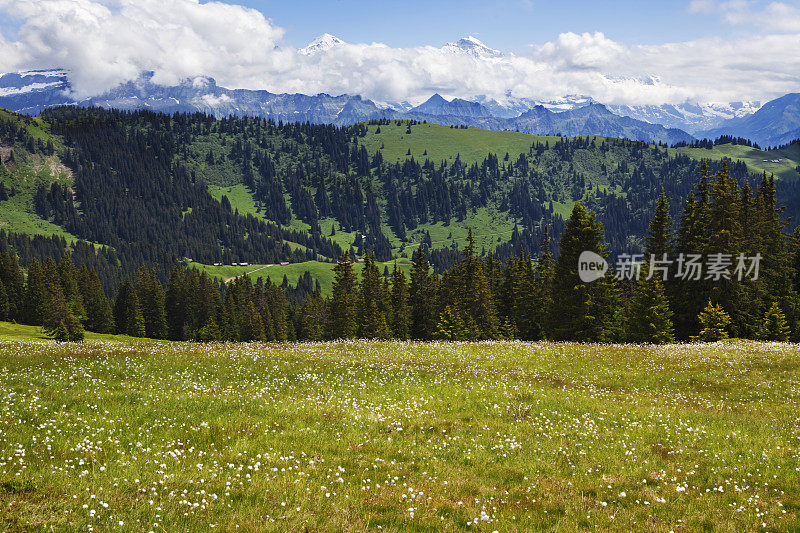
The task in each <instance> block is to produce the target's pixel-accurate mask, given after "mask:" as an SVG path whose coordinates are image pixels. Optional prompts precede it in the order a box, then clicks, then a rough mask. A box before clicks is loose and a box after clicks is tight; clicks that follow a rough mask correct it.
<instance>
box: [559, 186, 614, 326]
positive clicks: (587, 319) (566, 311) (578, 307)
mask: <svg viewBox="0 0 800 533" xmlns="http://www.w3.org/2000/svg"><path fill="white" fill-rule="evenodd" d="M559 250H560V253H559V256H558V260H557V261H556V266H555V270H554V276H553V286H552V297H551V298H552V299H551V308H550V309H549V311H548V321H547V333H548V337H549V338H551V339H553V340H576V341H597V340H601V339H603V340H611V338H612V337H614V336H616V335H617V334H618V333H617V330H618V328H619V325H618V322H619V319H620V313H619V307H618V305H619V299H618V296H617V295H616V294H615V292H616V289H615V285H614V282H613V276H612V275H611V271H610V270H609V271H608V273H607V274H606V276H605V277H604V278H600V279H599V280H597V281H594V282H591V283H584V282H582V281H581V280H580V277H579V275H578V258H579V256H580V255H581V253H582V252H584V251H589V252H593V253H595V254H597V255H599V256H601V257H606V256H607V255H608V253H607V252H606V248H605V244H604V242H603V226H602V224H601V223H600V222H598V221H597V220H596V218H595V214H594V212H588V211H587V210H586V208H584V207H583V205H581V204H580V202H575V206H574V207H573V209H572V215H571V216H570V219H569V222H567V225H566V227H565V228H564V233H563V234H562V236H561V241H560V242H559Z"/></svg>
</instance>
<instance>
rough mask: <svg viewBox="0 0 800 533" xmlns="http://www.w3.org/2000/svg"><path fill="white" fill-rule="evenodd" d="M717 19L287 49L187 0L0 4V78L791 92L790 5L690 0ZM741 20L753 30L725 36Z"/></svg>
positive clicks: (274, 88) (481, 91) (357, 88)
mask: <svg viewBox="0 0 800 533" xmlns="http://www.w3.org/2000/svg"><path fill="white" fill-rule="evenodd" d="M688 11H689V12H688V13H687V16H691V13H692V12H695V13H699V12H712V13H718V14H719V15H720V16H723V17H724V18H725V20H726V21H727V22H728V23H729V24H730V25H731V28H732V30H733V31H732V33H733V35H732V36H731V37H730V38H728V39H719V38H708V39H700V40H695V41H687V42H676V43H668V44H661V45H633V44H628V43H623V42H619V41H615V40H612V39H610V38H608V37H607V36H605V35H604V34H603V33H601V32H595V33H582V34H577V33H562V34H561V35H559V36H558V37H557V38H556V39H555V40H553V41H550V42H546V43H541V44H535V43H534V44H532V45H531V46H530V49H529V51H527V52H526V53H524V54H511V53H503V52H501V51H498V50H494V49H492V48H490V47H489V46H487V45H484V44H483V43H481V42H480V41H478V40H477V39H475V38H466V39H461V40H460V41H456V42H453V43H449V44H447V45H445V46H442V47H435V46H418V47H413V48H392V47H389V46H387V45H385V44H381V43H347V42H344V41H342V40H341V39H338V38H336V37H334V36H333V35H323V36H321V37H320V38H319V39H317V40H316V41H315V42H314V43H311V44H310V45H309V46H307V47H305V48H301V49H297V48H294V47H292V46H288V45H286V44H285V43H284V41H283V38H284V34H285V30H284V29H283V28H281V27H280V26H279V25H278V24H277V22H275V21H272V20H270V19H268V18H267V17H265V16H264V15H263V14H262V13H261V12H259V11H257V10H254V9H249V8H246V7H242V6H237V5H230V4H223V3H219V2H208V3H203V4H201V3H199V2H198V1H197V0H0V16H2V17H7V18H10V19H12V20H14V21H16V22H17V23H18V24H19V29H18V31H17V32H16V35H14V36H13V37H11V36H3V35H1V34H0V72H9V71H17V70H26V69H41V68H54V67H58V68H65V69H67V70H68V71H69V72H70V80H71V85H72V88H73V90H74V91H75V96H76V97H84V96H89V95H95V94H98V93H100V92H103V91H105V90H108V89H111V88H113V87H115V86H116V85H118V84H120V83H124V82H127V81H132V80H136V79H137V78H138V77H139V75H140V74H141V73H142V72H143V71H152V72H154V77H153V80H152V81H153V82H155V83H162V84H165V85H174V84H176V83H178V82H180V81H181V80H183V79H186V78H191V77H195V76H211V77H213V78H215V79H216V80H217V81H218V82H219V83H220V85H224V86H226V87H231V88H248V89H266V90H269V91H271V92H277V93H282V92H289V93H294V92H299V93H305V94H315V93H320V92H326V93H330V94H341V93H348V94H360V95H363V96H365V97H367V98H370V99H373V100H375V101H377V102H401V101H409V102H412V103H419V102H421V101H423V100H425V99H426V98H428V97H429V96H430V95H431V94H433V93H440V94H443V95H445V96H448V97H460V98H473V97H475V96H478V95H484V96H486V97H488V98H493V99H496V100H499V101H501V102H502V101H503V100H506V99H508V98H509V97H512V98H538V99H557V98H560V97H562V96H564V95H565V94H581V95H587V96H591V97H592V98H594V99H595V100H597V101H601V102H605V103H608V104H618V105H644V104H663V103H673V104H679V103H683V102H686V101H692V102H701V103H706V102H731V101H739V100H755V99H757V100H768V99H771V98H774V97H777V96H780V95H782V94H784V93H787V92H796V91H798V90H800V10H798V9H797V8H796V7H793V6H792V5H788V4H786V3H782V2H773V3H771V4H768V5H767V6H766V7H765V8H764V9H762V10H761V11H754V10H753V7H752V5H751V3H749V2H742V1H738V0H735V1H733V2H715V1H712V0H695V1H693V2H691V4H689V7H688ZM742 24H750V25H752V24H756V25H758V26H759V27H761V28H762V29H763V33H762V35H759V36H749V35H746V34H743V35H742V36H740V37H737V36H736V29H737V28H739V27H740V25H742Z"/></svg>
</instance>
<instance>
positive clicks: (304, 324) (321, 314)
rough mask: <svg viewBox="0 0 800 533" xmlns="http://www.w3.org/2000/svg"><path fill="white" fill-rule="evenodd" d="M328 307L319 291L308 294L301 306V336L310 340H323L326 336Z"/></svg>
mask: <svg viewBox="0 0 800 533" xmlns="http://www.w3.org/2000/svg"><path fill="white" fill-rule="evenodd" d="M327 315H328V309H327V306H326V305H325V300H323V299H322V296H321V295H320V293H319V291H314V294H311V295H309V296H306V298H305V300H303V305H302V307H301V308H300V316H301V320H300V335H299V336H300V337H301V338H302V339H304V340H308V341H321V340H322V339H323V338H324V337H325V330H326V327H327Z"/></svg>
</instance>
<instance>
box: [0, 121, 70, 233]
mask: <svg viewBox="0 0 800 533" xmlns="http://www.w3.org/2000/svg"><path fill="white" fill-rule="evenodd" d="M0 121H10V122H13V123H14V124H18V125H20V126H21V127H22V129H23V130H24V131H25V132H26V133H27V134H28V135H30V136H31V137H32V138H33V139H35V140H36V141H41V142H44V143H46V142H50V143H52V144H53V146H54V147H56V148H58V147H59V146H61V141H60V139H58V138H57V137H55V136H52V135H50V134H49V133H48V132H47V129H46V127H47V125H46V124H44V123H43V122H42V121H41V120H37V119H31V118H30V117H25V116H22V115H17V114H16V113H10V112H8V111H6V110H4V109H0ZM12 154H13V160H12ZM54 181H55V182H58V183H60V184H68V185H70V184H72V173H71V172H70V170H69V169H68V168H67V167H66V166H64V164H63V163H62V162H61V161H60V159H59V158H58V156H57V155H44V154H42V153H36V152H35V151H34V152H31V151H30V150H29V147H27V146H26V145H25V144H24V143H22V142H19V141H17V142H12V141H10V140H5V141H3V140H2V139H0V183H3V184H4V185H5V187H6V189H7V190H8V191H9V192H10V193H13V194H11V196H10V198H9V199H8V200H6V201H0V229H4V230H6V231H11V232H16V233H26V234H30V235H46V236H50V235H59V236H63V237H66V238H68V239H70V240H74V239H75V237H74V236H72V235H70V234H69V233H68V232H66V231H65V230H64V229H63V228H61V227H60V226H57V225H56V224H53V223H51V222H49V221H47V220H43V219H42V218H41V217H39V216H38V215H37V214H36V212H35V210H34V208H33V195H34V193H35V192H36V187H37V186H38V185H39V184H42V183H43V184H45V185H48V184H50V183H52V182H54Z"/></svg>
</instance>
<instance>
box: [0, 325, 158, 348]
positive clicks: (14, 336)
mask: <svg viewBox="0 0 800 533" xmlns="http://www.w3.org/2000/svg"><path fill="white" fill-rule="evenodd" d="M86 340H87V341H117V342H123V343H141V342H156V341H152V340H150V339H141V338H138V337H129V336H128V335H106V334H102V333H92V332H91V331H87V332H86ZM2 341H25V342H32V341H33V342H50V341H51V339H50V338H49V337H48V336H47V335H45V334H44V333H43V332H42V328H40V327H39V326H26V325H24V324H12V323H10V322H0V342H2ZM160 342H166V341H160Z"/></svg>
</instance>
